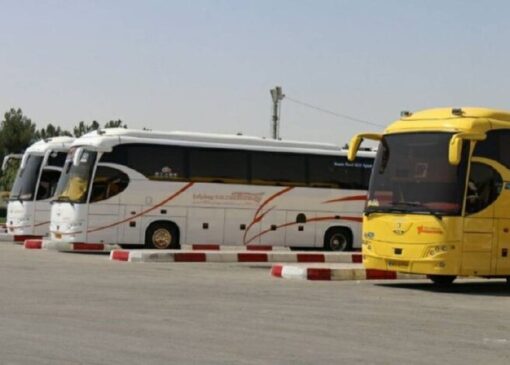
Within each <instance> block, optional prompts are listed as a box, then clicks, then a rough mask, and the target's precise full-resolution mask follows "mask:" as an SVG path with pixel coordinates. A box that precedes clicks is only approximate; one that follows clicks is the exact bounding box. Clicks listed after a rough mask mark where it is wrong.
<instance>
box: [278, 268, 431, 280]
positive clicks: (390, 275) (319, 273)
mask: <svg viewBox="0 0 510 365" xmlns="http://www.w3.org/2000/svg"><path fill="white" fill-rule="evenodd" d="M271 275H273V276H275V277H278V278H284V279H301V280H331V281H334V280H339V281H344V280H410V279H413V280H416V279H426V276H425V275H415V274H404V273H398V272H394V271H384V270H374V269H365V268H364V267H363V266H362V265H349V266H348V267H347V266H344V267H319V266H315V267H313V266H295V265H273V267H272V268H271Z"/></svg>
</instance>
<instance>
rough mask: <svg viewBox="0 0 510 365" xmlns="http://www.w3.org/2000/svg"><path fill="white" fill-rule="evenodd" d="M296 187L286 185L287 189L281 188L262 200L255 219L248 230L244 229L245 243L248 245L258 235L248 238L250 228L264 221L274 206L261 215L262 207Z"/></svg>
mask: <svg viewBox="0 0 510 365" xmlns="http://www.w3.org/2000/svg"><path fill="white" fill-rule="evenodd" d="M292 189H294V187H293V186H288V187H286V188H285V189H283V190H280V191H279V192H277V193H275V194H273V195H271V196H270V197H269V198H267V199H266V200H264V202H262V204H261V205H260V206H259V208H258V209H257V211H256V212H255V214H254V215H253V219H252V221H251V223H250V224H249V225H248V227H247V228H246V230H245V231H244V235H243V243H244V244H245V245H246V244H248V243H250V242H251V241H253V240H254V239H255V238H256V237H258V236H255V237H252V238H250V239H249V240H247V239H246V236H247V235H248V232H249V230H250V229H251V227H253V226H254V225H255V224H256V223H258V222H260V221H262V219H263V218H264V216H265V215H266V214H267V213H269V212H270V211H271V210H272V209H273V208H269V209H268V210H266V211H265V212H264V213H262V214H261V215H259V213H260V211H261V210H262V208H264V207H265V206H266V205H267V204H268V203H269V202H270V201H272V200H274V199H276V198H277V197H279V196H280V195H283V194H285V193H287V192H288V191H290V190H292Z"/></svg>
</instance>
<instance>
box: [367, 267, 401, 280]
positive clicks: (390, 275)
mask: <svg viewBox="0 0 510 365" xmlns="http://www.w3.org/2000/svg"><path fill="white" fill-rule="evenodd" d="M366 276H367V280H381V279H390V280H391V279H396V278H397V273H396V272H395V271H385V270H377V269H367V270H366Z"/></svg>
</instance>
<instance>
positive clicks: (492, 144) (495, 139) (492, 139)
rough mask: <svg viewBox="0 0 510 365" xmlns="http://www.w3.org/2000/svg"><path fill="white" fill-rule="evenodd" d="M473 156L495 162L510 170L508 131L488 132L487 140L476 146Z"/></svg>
mask: <svg viewBox="0 0 510 365" xmlns="http://www.w3.org/2000/svg"><path fill="white" fill-rule="evenodd" d="M473 155H474V156H479V157H486V158H490V159H491V160H496V161H498V162H500V163H501V164H503V165H505V166H506V167H508V168H510V130H507V129H502V130H496V131H490V132H488V133H487V138H486V139H485V140H483V141H480V142H478V143H477V144H476V148H475V151H474V153H473Z"/></svg>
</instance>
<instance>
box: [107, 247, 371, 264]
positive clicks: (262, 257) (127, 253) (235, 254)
mask: <svg viewBox="0 0 510 365" xmlns="http://www.w3.org/2000/svg"><path fill="white" fill-rule="evenodd" d="M110 260H112V261H127V262H295V263H299V262H301V263H311V262H313V263H318V262H321V263H324V262H327V263H349V264H350V263H359V262H361V254H360V253H350V252H348V253H340V252H339V253H336V252H335V253H315V252H252V251H203V252H200V251H193V250H191V251H184V250H183V251H181V250H114V251H112V252H110Z"/></svg>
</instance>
